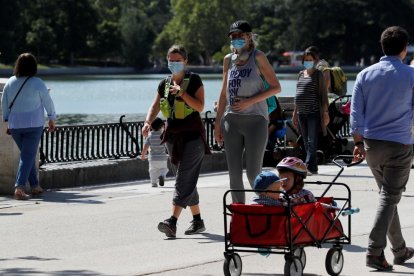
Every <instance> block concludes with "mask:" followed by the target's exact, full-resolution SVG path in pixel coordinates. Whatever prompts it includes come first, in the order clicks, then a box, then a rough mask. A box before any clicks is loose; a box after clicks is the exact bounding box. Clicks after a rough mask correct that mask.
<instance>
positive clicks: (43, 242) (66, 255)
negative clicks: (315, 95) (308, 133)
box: [0, 163, 414, 276]
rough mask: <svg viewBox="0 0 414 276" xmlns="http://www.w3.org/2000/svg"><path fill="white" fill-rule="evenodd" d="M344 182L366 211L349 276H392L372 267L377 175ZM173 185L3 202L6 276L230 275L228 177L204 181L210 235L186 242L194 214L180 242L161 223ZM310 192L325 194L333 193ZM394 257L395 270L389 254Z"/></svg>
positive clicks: (359, 169) (246, 268)
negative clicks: (369, 251) (368, 259)
mask: <svg viewBox="0 0 414 276" xmlns="http://www.w3.org/2000/svg"><path fill="white" fill-rule="evenodd" d="M319 170H320V174H319V175H316V176H311V177H309V178H308V179H307V180H309V181H319V180H320V181H330V180H331V179H333V176H334V175H335V174H336V172H337V171H338V168H337V167H336V166H334V165H324V166H320V169H319ZM338 182H343V183H346V184H348V185H349V186H350V188H351V189H352V205H353V206H355V207H359V208H360V209H361V212H360V213H358V214H355V215H353V216H352V219H353V220H352V223H353V228H352V245H349V246H345V248H344V251H343V254H344V260H345V264H344V268H343V271H342V273H341V275H375V276H377V275H385V274H387V275H388V274H389V273H381V272H373V271H372V270H371V269H369V268H367V267H366V266H365V251H366V247H367V239H368V237H367V236H368V234H369V231H370V228H371V224H372V221H373V216H374V214H375V208H376V205H377V199H378V197H377V190H376V184H375V182H374V180H373V178H372V176H371V173H370V171H369V169H368V167H367V166H366V164H364V163H363V164H361V165H358V166H355V167H351V168H346V169H345V171H344V173H343V174H342V176H341V177H340V178H339V179H338ZM413 182H414V170H413V171H412V175H411V178H410V182H409V184H408V186H407V191H406V192H405V194H404V196H403V198H402V200H401V203H400V205H399V213H400V218H401V224H402V227H403V233H404V236H405V239H406V241H407V244H408V245H409V246H414V212H412V210H414V200H413V197H414V185H413ZM245 183H246V182H245ZM173 184H174V182H173V180H172V179H169V180H167V181H166V184H165V187H159V188H151V187H150V183H149V181H142V182H133V183H124V184H117V185H106V186H96V187H85V188H72V189H62V190H53V191H46V192H45V194H44V195H43V197H42V198H40V199H31V200H29V201H15V200H13V199H11V198H8V197H0V221H1V224H0V275H180V276H183V275H223V272H222V267H223V260H224V258H223V251H224V242H223V239H224V238H223V235H224V233H223V215H222V213H223V206H222V195H223V193H224V192H225V191H226V190H227V189H228V176H227V174H226V173H222V174H208V175H202V176H201V177H200V180H199V185H198V187H199V193H200V198H201V205H200V206H201V211H202V217H203V219H204V220H205V224H206V227H207V231H206V232H205V233H203V234H199V235H194V236H185V235H184V234H183V233H184V231H185V230H186V229H187V227H188V226H189V222H190V221H191V219H192V217H191V215H190V212H189V210H184V211H183V213H182V215H181V217H180V219H179V222H178V231H177V239H173V240H169V239H167V238H166V237H165V236H164V235H163V234H162V233H160V232H158V230H157V224H158V222H159V221H161V220H164V219H165V218H167V217H169V215H170V209H171V198H172V191H173ZM245 187H247V186H246V185H245ZM308 188H310V189H311V190H312V191H313V192H314V193H315V194H316V195H318V193H320V192H321V191H322V190H323V189H322V187H319V186H313V185H312V186H309V187H308ZM335 189H336V188H335ZM335 189H334V190H332V193H335V192H336V190H335ZM338 192H339V191H338ZM305 251H306V254H307V264H306V268H305V270H304V275H327V272H326V270H325V256H326V253H327V251H328V249H327V248H321V249H318V248H314V247H306V248H305ZM241 256H242V261H243V274H242V275H250V276H253V275H254V276H256V275H283V268H284V263H285V262H284V258H283V256H282V255H271V256H269V257H264V256H261V255H259V254H253V253H244V254H241ZM386 256H387V259H388V260H389V261H390V262H392V255H391V253H390V250H389V249H387V250H386ZM390 273H392V274H393V275H414V260H411V261H409V262H408V263H407V264H406V265H403V266H395V267H394V271H393V272H390Z"/></svg>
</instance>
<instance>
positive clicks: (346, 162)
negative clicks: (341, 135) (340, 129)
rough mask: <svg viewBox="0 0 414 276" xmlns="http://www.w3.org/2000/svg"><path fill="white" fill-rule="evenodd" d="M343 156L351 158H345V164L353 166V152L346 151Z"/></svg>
mask: <svg viewBox="0 0 414 276" xmlns="http://www.w3.org/2000/svg"><path fill="white" fill-rule="evenodd" d="M342 154H343V155H349V156H351V157H349V158H344V159H343V160H344V163H345V164H347V165H349V164H351V163H352V157H353V155H352V152H351V151H349V150H345V151H344V152H343V153H342Z"/></svg>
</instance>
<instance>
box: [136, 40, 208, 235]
mask: <svg viewBox="0 0 414 276" xmlns="http://www.w3.org/2000/svg"><path fill="white" fill-rule="evenodd" d="M167 61H168V68H169V69H170V71H171V73H172V75H171V76H169V77H167V78H166V79H163V80H162V81H161V82H160V83H159V85H158V91H157V94H156V96H155V99H154V101H153V103H152V105H151V107H150V108H149V110H148V114H147V117H146V120H145V123H144V127H143V129H142V132H143V135H144V137H146V136H147V135H148V132H149V129H150V126H151V123H152V121H153V120H154V119H155V117H156V116H157V114H158V113H159V111H160V110H161V111H162V113H163V115H164V117H166V118H167V123H166V128H165V131H164V134H163V137H162V142H166V143H167V149H168V153H169V155H170V157H171V162H172V164H173V165H175V166H176V167H177V176H176V179H175V190H174V196H173V202H172V215H171V217H170V218H168V219H166V220H164V221H162V222H160V223H159V224H158V230H159V231H161V232H162V233H164V234H165V235H166V236H167V237H170V238H174V237H175V236H176V231H177V226H176V224H177V220H178V218H179V216H180V214H181V211H182V210H183V209H184V208H186V207H187V206H189V207H190V210H191V213H192V215H193V220H192V222H191V225H190V227H189V228H188V229H187V230H186V231H185V233H184V234H186V235H191V234H197V233H201V232H203V231H205V230H206V228H205V225H204V221H203V220H202V219H201V215H200V207H199V194H198V192H197V181H198V177H199V174H200V169H201V164H202V161H203V158H204V155H205V154H209V153H210V148H209V146H208V145H207V141H206V136H205V135H206V132H205V128H204V125H203V122H202V121H201V117H200V112H202V111H203V109H204V86H203V82H202V81H201V78H200V76H199V75H198V74H195V73H192V72H189V71H187V70H186V67H185V65H186V64H187V51H186V50H185V48H184V47H183V46H181V45H173V46H171V48H170V49H169V50H168V53H167Z"/></svg>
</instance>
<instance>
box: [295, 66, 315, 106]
mask: <svg viewBox="0 0 414 276" xmlns="http://www.w3.org/2000/svg"><path fill="white" fill-rule="evenodd" d="M318 73H319V71H315V72H314V73H313V74H312V75H311V76H306V77H305V76H304V74H303V71H301V72H300V73H299V78H298V82H297V84H296V96H295V105H296V107H297V111H298V113H301V114H310V113H316V112H319V95H318V81H319V80H318Z"/></svg>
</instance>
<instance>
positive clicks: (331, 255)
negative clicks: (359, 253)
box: [325, 247, 344, 276]
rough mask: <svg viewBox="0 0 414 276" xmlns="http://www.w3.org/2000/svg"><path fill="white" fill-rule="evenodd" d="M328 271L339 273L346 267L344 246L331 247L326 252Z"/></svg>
mask: <svg viewBox="0 0 414 276" xmlns="http://www.w3.org/2000/svg"><path fill="white" fill-rule="evenodd" d="M325 267H326V271H327V272H328V274H329V275H333V276H336V275H339V273H341V271H342V268H343V267H344V255H343V254H342V248H335V247H334V248H331V249H329V251H328V253H327V254H326V260H325Z"/></svg>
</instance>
